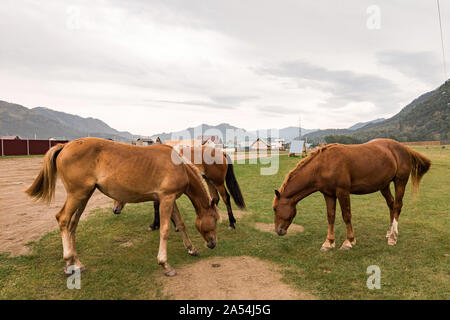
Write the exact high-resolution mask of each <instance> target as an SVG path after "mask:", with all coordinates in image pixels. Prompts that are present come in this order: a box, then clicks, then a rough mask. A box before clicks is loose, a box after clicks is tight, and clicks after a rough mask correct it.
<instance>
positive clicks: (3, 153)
mask: <svg viewBox="0 0 450 320" xmlns="http://www.w3.org/2000/svg"><path fill="white" fill-rule="evenodd" d="M4 155H5V152H4V151H3V139H2V157H3V156H4Z"/></svg>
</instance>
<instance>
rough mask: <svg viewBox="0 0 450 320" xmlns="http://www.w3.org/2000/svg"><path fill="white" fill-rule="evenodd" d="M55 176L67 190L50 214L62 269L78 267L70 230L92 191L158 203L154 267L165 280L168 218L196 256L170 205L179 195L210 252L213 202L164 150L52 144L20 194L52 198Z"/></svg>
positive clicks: (191, 171) (93, 141)
mask: <svg viewBox="0 0 450 320" xmlns="http://www.w3.org/2000/svg"><path fill="white" fill-rule="evenodd" d="M174 160H176V163H175V162H174ZM57 175H59V177H60V178H61V180H62V182H63V184H64V187H65V189H66V191H67V199H66V202H65V204H64V206H63V207H62V209H61V210H60V211H59V212H58V213H57V215H56V219H57V221H58V224H59V227H60V229H61V237H62V243H63V249H64V259H65V260H66V267H65V270H66V268H67V267H68V266H72V265H73V266H74V267H75V268H79V269H81V270H83V269H84V266H83V264H82V263H81V262H80V260H79V259H78V254H77V252H76V249H75V230H76V228H77V224H78V220H79V219H80V216H81V214H82V213H83V210H84V208H85V206H86V204H87V202H88V200H89V198H90V197H91V195H92V193H93V192H94V190H95V189H96V188H97V189H99V190H100V191H101V192H103V193H104V194H105V195H107V196H108V197H110V198H112V199H116V200H119V201H124V202H132V203H136V202H144V201H158V202H159V203H160V205H161V233H160V244H159V252H158V263H159V264H160V265H161V266H163V268H164V269H165V274H166V275H168V276H173V275H175V274H176V272H175V270H174V269H173V268H172V267H171V266H170V265H169V264H168V262H167V240H168V237H169V227H170V217H171V216H172V217H173V218H174V219H175V221H176V223H177V226H178V228H179V230H180V231H181V235H182V237H183V242H184V245H185V246H186V248H187V249H188V253H189V254H191V255H197V254H198V253H197V250H196V249H195V248H194V246H193V245H192V243H191V241H190V239H189V237H188V236H187V234H186V231H185V226H184V222H183V219H182V217H181V215H180V212H179V211H178V208H177V206H176V203H175V200H176V199H177V198H178V197H180V196H181V195H182V194H183V193H184V194H186V195H187V196H188V197H189V199H190V200H191V202H192V204H193V206H194V208H195V211H196V214H197V219H196V222H195V225H196V227H197V230H198V231H199V232H200V233H201V235H202V236H203V238H204V239H205V241H206V243H207V246H208V247H209V248H211V249H212V248H214V247H215V245H216V242H217V236H216V222H217V219H218V213H217V210H216V206H215V202H214V201H213V200H212V199H211V198H210V197H209V195H208V192H207V189H206V188H205V186H204V185H203V183H202V178H201V175H200V173H199V172H198V170H197V169H196V168H195V167H194V166H192V165H189V164H186V163H185V162H183V160H182V159H181V157H179V155H178V154H177V153H176V152H173V149H172V148H171V147H169V146H164V145H155V146H146V147H143V146H131V145H125V144H121V143H117V142H112V141H108V140H103V139H97V138H83V139H78V140H75V141H72V142H70V143H68V144H66V145H57V146H55V147H53V148H51V149H50V150H49V151H48V152H47V154H46V155H45V157H44V162H43V167H42V169H41V171H40V172H39V175H38V176H37V178H36V180H35V181H34V182H33V184H32V185H31V186H30V187H29V188H28V189H27V190H26V193H27V194H28V195H29V196H31V197H34V198H36V199H42V200H46V201H47V202H50V201H51V200H52V198H53V196H54V192H55V183H56V178H57Z"/></svg>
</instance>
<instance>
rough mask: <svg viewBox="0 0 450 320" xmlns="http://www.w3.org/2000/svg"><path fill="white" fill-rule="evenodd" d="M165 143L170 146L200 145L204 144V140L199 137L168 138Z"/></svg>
mask: <svg viewBox="0 0 450 320" xmlns="http://www.w3.org/2000/svg"><path fill="white" fill-rule="evenodd" d="M164 144H167V145H169V146H172V147H175V146H180V145H181V146H200V145H202V141H201V140H199V139H186V140H166V142H165V143H164Z"/></svg>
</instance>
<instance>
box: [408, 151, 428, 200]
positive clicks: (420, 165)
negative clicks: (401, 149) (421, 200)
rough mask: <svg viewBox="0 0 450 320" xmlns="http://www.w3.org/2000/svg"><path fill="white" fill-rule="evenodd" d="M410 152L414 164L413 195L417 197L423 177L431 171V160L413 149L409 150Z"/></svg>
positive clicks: (412, 177) (412, 173)
mask: <svg viewBox="0 0 450 320" xmlns="http://www.w3.org/2000/svg"><path fill="white" fill-rule="evenodd" d="M408 152H409V154H410V156H411V162H412V169H411V182H412V184H411V190H412V194H413V195H417V193H418V192H419V184H420V180H421V179H422V177H423V175H424V174H425V173H427V171H428V170H429V169H430V166H431V160H430V159H428V158H427V157H425V156H423V155H422V154H420V153H419V152H417V151H414V150H413V149H411V148H408Z"/></svg>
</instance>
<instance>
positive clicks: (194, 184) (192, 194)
mask: <svg viewBox="0 0 450 320" xmlns="http://www.w3.org/2000/svg"><path fill="white" fill-rule="evenodd" d="M185 166H186V173H187V176H188V178H189V187H188V188H187V190H186V195H187V196H188V198H189V199H190V200H191V202H192V204H193V205H194V208H195V211H196V212H197V215H200V214H201V212H202V209H208V208H209V206H210V203H211V202H210V198H209V195H208V191H207V190H206V188H205V186H204V185H203V183H202V181H201V179H202V178H201V177H200V176H199V174H198V173H196V172H195V169H194V168H193V167H192V165H190V164H186V165H185Z"/></svg>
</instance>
